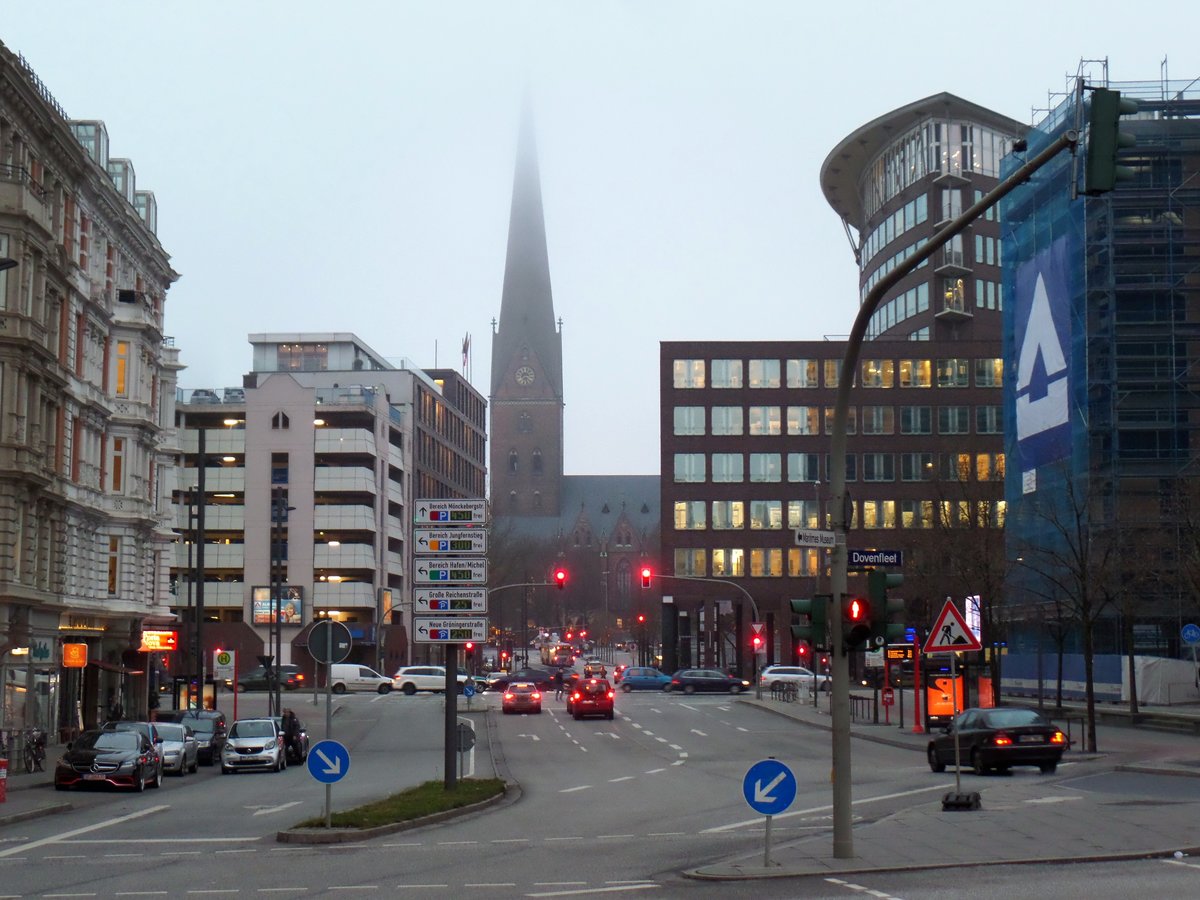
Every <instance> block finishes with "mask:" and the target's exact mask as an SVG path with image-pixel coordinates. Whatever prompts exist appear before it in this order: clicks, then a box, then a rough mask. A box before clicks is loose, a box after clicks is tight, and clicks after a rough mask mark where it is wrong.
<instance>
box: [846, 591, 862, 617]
mask: <svg viewBox="0 0 1200 900" xmlns="http://www.w3.org/2000/svg"><path fill="white" fill-rule="evenodd" d="M866 615H867V604H866V603H864V602H863V601H862V600H860V599H859V598H858V597H854V598H853V599H852V600H851V601H850V604H849V606H847V607H846V618H847V619H848V620H849V621H851V622H861V621H862V620H863V619H865V618H866Z"/></svg>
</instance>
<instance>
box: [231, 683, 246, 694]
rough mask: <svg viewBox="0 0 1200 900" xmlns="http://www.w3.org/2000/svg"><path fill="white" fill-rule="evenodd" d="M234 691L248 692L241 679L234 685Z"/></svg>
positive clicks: (236, 692) (237, 692)
mask: <svg viewBox="0 0 1200 900" xmlns="http://www.w3.org/2000/svg"><path fill="white" fill-rule="evenodd" d="M233 692H234V693H235V694H244V693H246V686H245V685H244V684H242V683H241V682H240V681H239V682H238V683H237V684H235V685H234V686H233Z"/></svg>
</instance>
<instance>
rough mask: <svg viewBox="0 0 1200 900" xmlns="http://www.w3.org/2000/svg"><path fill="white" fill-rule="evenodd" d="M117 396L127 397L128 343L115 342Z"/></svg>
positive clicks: (128, 374)
mask: <svg viewBox="0 0 1200 900" xmlns="http://www.w3.org/2000/svg"><path fill="white" fill-rule="evenodd" d="M116 363H117V372H116V375H117V378H116V386H117V396H118V397H128V396H129V378H130V372H129V341H117V359H116Z"/></svg>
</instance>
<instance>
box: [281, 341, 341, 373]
mask: <svg viewBox="0 0 1200 900" xmlns="http://www.w3.org/2000/svg"><path fill="white" fill-rule="evenodd" d="M276 362H277V363H278V365H279V371H280V372H323V371H325V369H327V368H328V365H329V348H328V347H327V346H326V345H325V344H280V345H279V349H278V350H277V351H276Z"/></svg>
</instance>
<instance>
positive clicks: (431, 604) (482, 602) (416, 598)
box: [413, 587, 488, 614]
mask: <svg viewBox="0 0 1200 900" xmlns="http://www.w3.org/2000/svg"><path fill="white" fill-rule="evenodd" d="M487 608H488V592H487V588H482V587H466V588H452V587H435V588H415V589H414V590H413V611H414V612H417V613H475V614H478V613H485V612H487Z"/></svg>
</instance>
